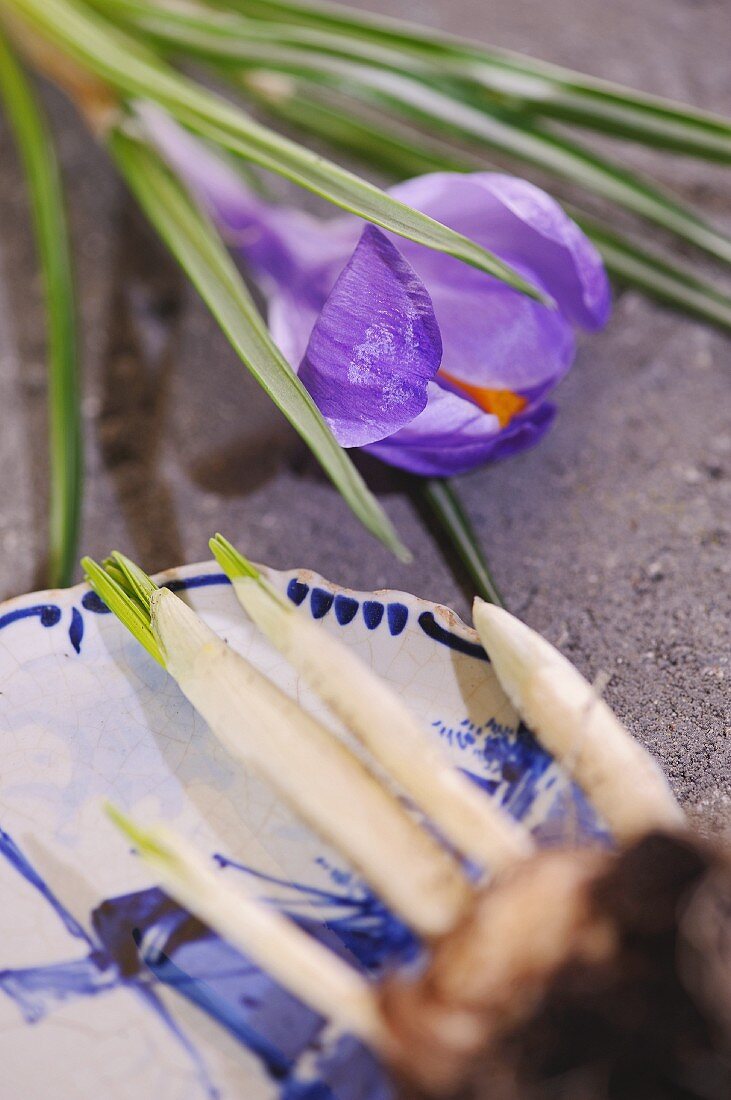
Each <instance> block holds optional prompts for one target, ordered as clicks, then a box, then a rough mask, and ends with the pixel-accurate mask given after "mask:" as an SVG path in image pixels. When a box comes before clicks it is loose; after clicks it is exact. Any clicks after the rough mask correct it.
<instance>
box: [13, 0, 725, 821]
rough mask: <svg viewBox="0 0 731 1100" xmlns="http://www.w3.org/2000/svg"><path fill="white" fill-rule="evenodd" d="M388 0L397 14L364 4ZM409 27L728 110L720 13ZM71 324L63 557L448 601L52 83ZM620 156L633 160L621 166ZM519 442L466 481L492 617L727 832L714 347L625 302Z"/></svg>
mask: <svg viewBox="0 0 731 1100" xmlns="http://www.w3.org/2000/svg"><path fill="white" fill-rule="evenodd" d="M381 7H382V9H383V10H386V9H390V10H391V11H393V10H394V8H393V5H391V4H390V3H388V2H387V0H381ZM399 10H400V12H402V13H404V14H411V15H419V16H420V17H421V18H422V19H423V20H424V21H428V22H431V23H433V24H435V25H443V26H447V25H448V26H449V27H450V28H451V29H453V30H458V31H461V32H463V33H467V32H469V33H472V34H474V35H476V36H480V37H483V38H485V39H490V40H492V41H493V42H496V43H500V44H503V45H506V46H509V47H512V48H518V49H524V50H526V51H529V52H533V53H535V54H538V55H541V56H543V57H546V58H550V59H553V60H557V61H561V62H564V63H567V64H570V65H573V66H575V67H580V68H583V69H585V70H586V71H591V72H593V73H596V74H599V75H603V76H608V77H613V78H616V79H620V80H623V81H626V82H629V83H632V84H635V85H636V86H638V87H642V88H645V89H647V90H649V91H652V92H658V93H663V94H669V95H673V96H675V97H678V98H685V99H688V100H690V101H692V102H694V103H696V104H698V105H700V106H703V107H706V108H710V109H714V110H717V111H724V112H726V113H731V70H730V69H729V65H728V56H729V47H730V46H731V25H730V24H731V20H730V19H729V10H728V3H727V0H717V2H713V0H644V3H642V4H637V3H636V2H635V0H613V2H612V3H611V4H607V3H606V0H554V2H553V3H552V4H538V3H536V2H535V0H491V3H489V4H485V3H484V0H452V2H451V3H449V4H447V3H444V2H441V0H432V2H430V3H426V2H425V0H422V2H421V4H420V6H419V8H418V9H417V8H413V9H411V10H409V9H407V8H406V7H405V6H403V5H402V6H400V8H399ZM46 101H47V103H48V106H49V108H50V110H51V112H52V116H53V120H54V125H55V128H56V131H57V133H58V135H59V138H60V146H61V155H62V162H63V167H64V171H65V175H66V179H67V181H68V186H69V195H70V207H71V216H72V222H73V237H74V248H75V253H76V257H77V269H78V277H79V286H80V291H81V304H82V314H83V318H82V321H83V332H84V366H85V385H84V392H85V397H84V413H85V422H86V435H87V445H88V468H87V497H86V512H85V523H84V536H83V549H84V550H85V551H88V552H90V553H92V554H95V555H103V554H104V553H105V552H106V551H107V550H108V549H109V548H110V547H112V546H117V547H119V548H121V549H124V550H126V551H128V552H130V553H131V554H133V555H134V556H135V557H137V558H138V559H139V560H140V561H141V562H142V563H143V564H144V565H145V566H146V567H148V568H149V569H151V570H152V569H158V568H161V567H164V566H167V565H171V564H174V563H179V562H183V561H192V560H196V559H201V558H205V557H206V556H207V549H206V539H207V536H208V535H209V534H210V533H211V532H212V531H213V530H214V529H216V528H220V529H221V530H223V531H225V532H226V533H227V534H228V535H229V536H230V537H232V538H233V539H238V540H240V542H241V544H242V546H244V547H246V549H247V552H248V553H250V554H251V555H252V556H253V557H255V558H258V559H259V560H263V561H266V562H269V563H271V564H272V565H275V566H280V567H284V566H294V565H300V564H302V565H308V566H313V567H315V568H317V569H319V570H320V571H321V572H322V573H324V574H325V575H327V576H330V577H332V578H333V579H336V580H338V581H341V582H344V583H346V584H349V585H353V586H356V587H367V588H377V587H381V586H390V587H401V588H405V589H409V590H411V591H414V592H418V593H419V594H422V595H424V596H427V597H430V598H432V599H437V600H440V601H442V602H444V603H447V604H450V605H452V606H454V607H455V608H456V609H457V610H459V611H460V612H461V613H463V614H466V613H467V611H468V606H469V604H468V600H467V597H466V594H465V590H464V588H463V587H462V586H461V585H460V583H459V581H458V580H457V579H455V577H454V576H453V574H452V573H451V571H450V569H449V567H448V565H447V564H446V562H445V560H444V559H443V557H442V555H441V552H440V550H439V549H438V547H437V545H436V543H435V542H434V540H433V538H432V536H431V534H430V531H429V530H428V528H427V526H425V524H424V522H423V520H422V519H421V518H420V517H419V515H418V513H417V512H416V510H415V509H414V507H413V505H412V503H411V501H410V500H409V498H408V497H407V496H406V495H405V493H404V491H403V488H402V487H400V486H399V485H397V484H394V485H393V486H391V487H389V484H388V476H387V475H386V474H385V473H384V472H383V471H380V472H379V471H378V470H375V469H374V468H373V467H369V468H368V474H369V476H371V477H373V479H374V484H375V485H377V487H378V488H379V491H380V493H381V495H382V498H383V500H384V503H385V505H386V507H387V509H388V511H389V513H390V514H391V516H392V517H393V519H394V521H395V522H396V523H397V525H398V526H399V528H400V530H401V532H402V533H403V535H404V537H405V538H406V540H407V542H408V543H409V544H410V546H411V547H412V549H413V551H414V554H415V561H414V563H413V565H411V566H402V565H399V564H398V563H397V562H395V561H394V560H393V559H392V558H391V557H390V556H389V555H388V554H387V553H386V552H385V551H384V550H383V549H381V548H380V547H379V546H378V545H377V544H376V543H375V542H374V541H373V540H371V539H369V538H368V536H366V535H365V534H364V532H363V531H362V530H361V529H360V528H359V527H358V524H357V523H356V521H355V520H354V519H353V518H352V517H351V516H350V514H349V513H348V511H347V509H346V507H345V506H344V504H343V503H342V502H341V501H340V500H339V498H338V497H337V495H336V494H335V493H334V491H333V490H332V489H331V488H330V487H329V486H328V485H327V484H326V483H325V482H323V480H322V479H321V477H320V476H319V474H318V471H317V469H316V467H315V466H314V464H313V463H312V461H311V460H310V459H309V458H308V456H307V454H306V453H303V449H302V447H301V445H300V444H299V441H298V440H297V438H296V437H295V436H294V435H293V433H292V432H291V430H289V428H288V427H287V425H286V424H284V423H283V422H282V420H281V418H280V417H279V416H278V415H277V414H276V413H275V411H274V410H273V409H272V408H271V407H270V406H269V405H268V403H267V401H266V399H265V398H264V397H263V395H262V394H261V392H260V391H259V390H258V389H257V387H256V386H255V384H254V383H253V382H252V380H251V379H250V378H249V377H248V376H247V375H246V373H245V372H244V371H243V370H242V369H241V367H240V366H239V364H238V362H237V360H236V359H235V357H234V355H233V353H232V352H231V351H230V350H229V348H228V346H227V344H226V342H225V340H224V339H223V338H222V337H221V335H220V334H219V333H218V332H217V331H216V328H215V326H214V324H213V323H212V322H211V320H210V319H209V317H208V316H207V314H206V311H205V309H204V308H203V307H202V306H201V304H200V302H199V301H198V300H197V299H196V296H195V294H194V293H193V291H192V290H191V289H190V288H188V287H186V286H185V284H184V282H183V280H182V279H181V277H180V276H179V275H178V273H177V271H176V270H175V268H174V267H173V266H172V264H171V263H170V261H168V260H167V259H166V257H165V255H164V253H163V251H162V249H161V248H160V246H159V245H158V244H157V243H156V242H155V240H154V238H153V236H152V234H151V233H150V232H149V231H148V229H147V228H146V227H145V225H144V223H143V221H142V219H141V218H140V216H139V215H138V214H137V213H136V212H135V210H134V206H133V203H132V202H131V200H130V199H129V198H128V197H126V196H125V194H124V192H123V189H122V187H121V186H120V185H119V183H118V182H117V181H116V179H115V177H114V174H113V172H112V171H111V170H110V168H109V165H108V164H107V162H106V159H105V157H104V155H103V154H102V153H101V152H100V151H99V150H98V149H96V148H95V146H94V144H93V142H92V141H91V140H90V139H89V138H88V137H87V136H86V134H85V132H84V130H83V128H82V127H81V126H80V125H79V123H78V122H77V121H76V119H75V117H74V113H73V111H72V109H71V108H70V107H69V106H68V105H67V104H66V103H65V102H63V101H62V100H61V98H60V97H59V96H58V95H57V94H55V93H48V94H47V95H46ZM626 155H627V157H628V159H629V158H632V159H633V160H634V162H635V163H638V164H642V163H650V160H651V158H650V157H648V156H647V155H646V154H643V153H638V152H637V151H636V150H634V151H630V150H628V151H627V154H626ZM652 163H653V164H654V165H655V168H656V171H657V172H658V174H659V176H660V177H661V178H663V179H664V180H666V181H667V182H669V183H672V184H673V185H674V186H675V187H676V188H677V189H678V190H679V191H680V192H681V193H683V194H684V195H685V196H686V197H687V198H690V199H692V200H695V201H696V202H697V203H701V204H703V205H705V207H706V209H707V210H708V211H709V212H712V213H713V214H714V216H716V217H717V218H718V220H719V222H720V223H724V222H725V224H726V225H727V227H728V226H729V225H730V224H731V220H730V217H731V208H730V207H729V201H728V196H729V190H728V174H727V173H726V174H724V173H722V172H720V171H718V170H711V169H709V168H708V167H707V166H704V165H699V164H693V163H688V162H684V161H682V160H681V159H679V158H667V159H666V160H664V161H661V162H659V164H658V162H657V161H655V160H653V161H652ZM0 227H1V232H0V415H1V418H2V419H1V423H2V430H1V431H0V470H2V476H1V477H0V549H1V550H2V553H1V554H0V594H1V595H3V596H9V595H13V594H16V593H19V592H22V591H25V590H27V589H29V588H31V587H33V586H35V585H37V584H38V583H39V579H40V576H41V574H40V570H41V567H42V559H43V547H44V538H45V533H44V524H45V519H44V516H45V507H46V502H45V492H44V486H45V484H46V477H47V470H46V427H45V413H44V408H45V404H44V401H45V393H44V385H45V383H44V362H43V327H42V313H41V311H40V308H39V284H38V278H37V275H36V269H35V264H34V259H33V248H32V242H31V239H30V235H29V232H28V229H27V221H26V207H25V201H24V198H23V191H22V186H21V180H20V175H19V170H18V167H17V163H16V160H15V157H14V155H13V152H12V147H11V143H10V141H9V135H8V132H7V128H6V127H5V126H4V125H3V124H0ZM558 399H559V404H560V407H561V415H560V418H559V420H558V423H557V425H556V427H555V429H554V431H553V433H552V434H551V436H550V437H549V438H548V439H547V440H546V441H545V442H544V443H543V444H542V445H541V446H540V447H539V448H538V449H537V450H535V451H533V452H531V453H529V454H525V455H523V456H521V457H519V458H517V459H514V460H512V461H510V462H506V463H503V464H501V465H497V466H494V467H492V468H487V469H483V470H481V471H478V472H475V473H473V474H471V475H470V476H468V477H464V478H463V479H461V490H462V492H463V494H464V498H465V500H466V502H467V504H468V505H469V507H470V509H471V511H472V514H473V516H474V519H475V522H476V524H477V526H478V529H479V531H480V533H481V535H482V538H483V540H484V545H485V547H486V549H487V552H488V554H489V557H490V560H491V562H492V564H493V567H494V571H495V574H496V576H497V577H498V578H499V581H500V583H501V586H502V588H503V590H504V591H505V593H506V594H507V596H508V598H509V600H510V603H511V606H512V607H513V608H514V609H516V610H517V611H519V612H520V613H521V614H522V615H523V616H524V617H525V618H526V620H527V621H528V622H529V623H530V624H532V625H533V626H535V627H537V628H538V629H540V630H542V631H543V632H545V634H546V635H547V636H548V637H549V638H550V639H551V640H553V641H554V642H556V643H557V644H559V645H560V646H561V647H562V648H563V650H564V651H565V652H566V653H567V654H568V655H569V656H570V657H571V658H572V659H573V660H574V661H575V662H576V663H577V664H578V665H579V667H580V668H581V669H583V670H584V671H585V672H586V673H587V674H588V675H589V676H592V677H593V676H596V675H597V674H599V673H600V672H606V673H608V674H610V675H611V680H610V682H609V685H608V688H607V696H608V698H609V701H610V702H611V704H612V705H613V706H614V707H615V708H616V710H617V711H618V712H619V713H620V714H621V715H622V717H623V718H625V719H626V721H627V722H628V723H629V725H630V727H631V728H632V729H633V730H634V731H635V733H636V734H637V735H638V736H639V737H641V738H642V739H643V740H644V742H645V743H646V744H647V745H649V746H650V748H651V749H652V750H653V751H655V752H656V753H657V754H658V756H659V757H660V758H661V760H662V761H663V763H664V765H665V767H666V769H667V771H668V773H669V774H670V776H671V779H672V782H673V784H674V786H675V788H676V790H677V792H678V794H679V795H680V796H681V797H682V799H683V800H684V802H685V803H686V804H687V805H688V807H689V808H690V809H691V810H692V811H693V812H694V813H695V814H697V815H698V816H699V817H700V818H701V819H702V820H703V821H704V822H705V823H706V824H707V826H708V827H711V828H718V827H723V826H724V825H726V824H728V822H729V821H730V820H731V794H730V788H729V775H730V774H731V769H730V764H731V753H730V751H729V741H730V737H729V735H730V734H731V725H730V723H731V717H730V716H729V710H728V695H729V676H730V675H731V668H730V667H729V663H728V653H729V649H728V640H729V632H728V612H729V589H730V571H731V555H730V554H729V544H730V540H731V530H730V528H731V508H730V507H729V484H730V483H731V424H730V422H729V406H730V404H731V403H730V402H729V344H728V340H727V339H726V338H725V337H723V336H722V335H721V334H719V333H718V332H715V331H713V330H712V329H710V328H708V327H706V326H703V325H701V324H698V323H695V322H693V321H690V320H688V319H685V318H683V317H680V316H678V315H675V314H673V313H671V312H669V311H666V310H663V309H661V308H660V307H658V306H655V305H653V304H651V303H650V302H648V301H647V300H645V299H644V298H642V297H641V296H639V295H638V294H635V293H632V292H629V293H622V294H621V295H620V296H619V297H618V300H617V303H616V309H615V313H614V317H613V320H612V322H611V324H610V326H609V328H608V330H607V331H606V332H605V333H603V334H601V335H599V336H596V337H593V338H592V339H591V340H584V341H582V346H581V352H580V355H579V358H578V361H577V363H576V366H575V369H574V371H573V372H572V374H571V376H570V377H569V378H568V380H567V381H566V382H565V383H564V384H563V385H562V387H561V389H560V392H559V394H558Z"/></svg>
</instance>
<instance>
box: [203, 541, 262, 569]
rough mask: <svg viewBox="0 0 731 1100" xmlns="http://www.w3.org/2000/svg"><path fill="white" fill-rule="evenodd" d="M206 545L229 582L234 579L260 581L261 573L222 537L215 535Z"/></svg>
mask: <svg viewBox="0 0 731 1100" xmlns="http://www.w3.org/2000/svg"><path fill="white" fill-rule="evenodd" d="M208 545H209V546H210V548H211V552H212V553H213V556H214V558H215V559H216V561H217V562H218V564H219V565H220V566H221V569H223V571H224V573H225V574H226V576H227V577H228V578H229V580H235V579H236V577H253V579H254V580H259V579H260V577H261V573H260V572H259V570H258V569H257V568H256V567H255V566H253V565H252V564H251V562H250V561H249V559H248V558H245V557H244V555H243V554H242V553H240V552H239V551H238V550H237V549H236V547H235V546H233V545H232V544H231V543H230V542H229V541H228V539H226V538H224V537H223V535H220V534H215V535H214V536H213V538H212V539H211V540H210V541H209V543H208Z"/></svg>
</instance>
